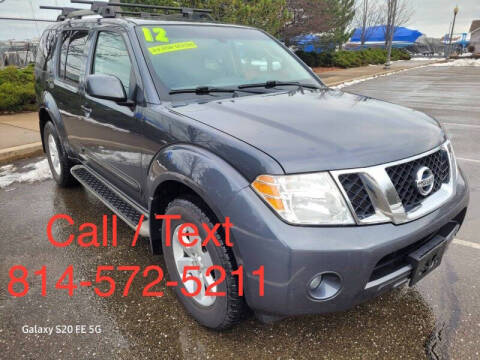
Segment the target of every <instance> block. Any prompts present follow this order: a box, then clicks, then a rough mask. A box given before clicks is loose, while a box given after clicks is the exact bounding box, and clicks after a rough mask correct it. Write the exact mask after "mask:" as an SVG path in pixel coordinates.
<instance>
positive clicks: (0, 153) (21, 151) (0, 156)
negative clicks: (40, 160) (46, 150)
mask: <svg viewBox="0 0 480 360" xmlns="http://www.w3.org/2000/svg"><path fill="white" fill-rule="evenodd" d="M41 153H43V147H42V143H41V142H36V143H32V144H26V145H19V146H14V147H11V148H6V149H1V150H0V164H3V163H9V162H12V161H14V160H19V159H24V158H28V157H32V156H35V155H40V154H41Z"/></svg>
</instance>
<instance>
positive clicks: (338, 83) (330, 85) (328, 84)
mask: <svg viewBox="0 0 480 360" xmlns="http://www.w3.org/2000/svg"><path fill="white" fill-rule="evenodd" d="M442 62H445V60H441V61H436V62H432V63H429V64H418V66H413V67H405V68H399V69H394V70H385V71H380V72H378V73H375V74H370V75H362V76H359V77H356V78H352V79H348V80H341V81H335V82H332V83H327V82H326V81H324V83H325V85H327V86H328V87H332V86H338V85H342V84H344V83H348V82H350V81H356V80H363V79H370V78H376V77H378V76H385V75H388V74H395V73H398V72H402V71H407V70H413V69H418V68H421V67H424V66H428V65H431V64H436V63H442ZM317 76H318V77H320V79H321V78H322V76H321V73H319V74H317Z"/></svg>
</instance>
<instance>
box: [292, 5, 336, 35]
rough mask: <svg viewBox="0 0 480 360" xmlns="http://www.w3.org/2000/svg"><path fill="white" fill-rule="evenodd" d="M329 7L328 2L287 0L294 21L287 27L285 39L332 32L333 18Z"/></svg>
mask: <svg viewBox="0 0 480 360" xmlns="http://www.w3.org/2000/svg"><path fill="white" fill-rule="evenodd" d="M328 5H329V4H328V3H327V2H326V1H321V0H287V6H288V9H289V11H290V13H291V14H292V19H291V21H290V22H289V23H288V24H287V25H286V27H285V31H284V34H285V38H286V39H289V38H292V37H294V36H297V35H303V34H310V33H311V34H318V33H323V32H326V31H328V30H330V29H331V27H332V26H331V23H332V16H331V14H330V13H329V11H328V10H329V6H328Z"/></svg>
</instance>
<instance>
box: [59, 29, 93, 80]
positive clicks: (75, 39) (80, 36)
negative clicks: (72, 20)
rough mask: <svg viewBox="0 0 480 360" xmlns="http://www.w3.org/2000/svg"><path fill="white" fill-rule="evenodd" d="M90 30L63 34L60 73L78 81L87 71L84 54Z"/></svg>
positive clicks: (63, 76) (62, 76) (66, 77)
mask: <svg viewBox="0 0 480 360" xmlns="http://www.w3.org/2000/svg"><path fill="white" fill-rule="evenodd" d="M87 37H88V32H87V31H83V30H80V31H78V30H75V31H67V32H64V33H63V34H62V49H61V51H60V69H59V75H60V77H61V78H65V79H67V80H70V81H72V82H75V83H78V80H79V79H80V75H81V74H83V73H84V72H85V63H86V58H85V55H84V49H85V45H86V43H87Z"/></svg>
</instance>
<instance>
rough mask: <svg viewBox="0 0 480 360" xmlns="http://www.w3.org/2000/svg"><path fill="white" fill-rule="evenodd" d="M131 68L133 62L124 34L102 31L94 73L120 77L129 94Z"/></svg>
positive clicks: (98, 42) (96, 52) (99, 36)
mask: <svg viewBox="0 0 480 360" xmlns="http://www.w3.org/2000/svg"><path fill="white" fill-rule="evenodd" d="M131 70H132V64H131V63H130V58H129V57H128V51H127V47H126V45H125V42H124V41H123V38H122V36H121V35H119V34H115V33H112V32H101V33H100V34H99V35H98V40H97V47H96V50H95V58H94V61H93V71H92V73H94V74H104V75H114V76H116V77H118V78H119V79H120V80H121V81H122V84H123V86H124V88H125V91H126V93H127V94H129V87H130V75H131Z"/></svg>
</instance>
